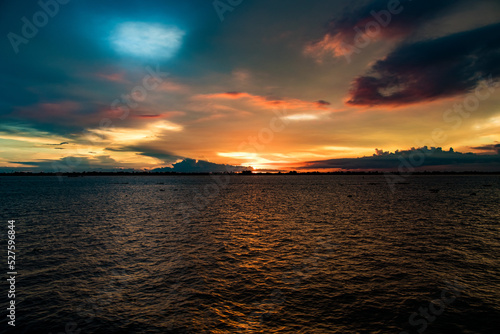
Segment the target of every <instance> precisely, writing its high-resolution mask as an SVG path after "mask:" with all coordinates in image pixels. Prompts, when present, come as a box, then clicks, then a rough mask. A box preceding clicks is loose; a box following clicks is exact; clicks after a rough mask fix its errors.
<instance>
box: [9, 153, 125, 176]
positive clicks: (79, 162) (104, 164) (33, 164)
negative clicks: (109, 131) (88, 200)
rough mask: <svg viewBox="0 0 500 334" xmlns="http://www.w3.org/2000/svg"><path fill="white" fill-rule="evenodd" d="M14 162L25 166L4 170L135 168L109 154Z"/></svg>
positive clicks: (62, 171)
mask: <svg viewBox="0 0 500 334" xmlns="http://www.w3.org/2000/svg"><path fill="white" fill-rule="evenodd" d="M9 163H12V164H20V165H24V166H25V167H12V168H9V167H4V168H2V170H3V171H4V172H10V171H31V172H40V171H43V172H54V173H57V172H61V173H66V172H85V171H87V172H88V171H101V172H113V171H119V170H123V168H128V170H130V171H132V170H134V169H133V168H131V166H127V165H124V164H120V163H119V162H118V161H116V160H114V159H113V158H111V157H110V156H108V155H100V156H95V157H81V156H69V157H64V158H61V159H54V160H53V159H40V160H37V161H9Z"/></svg>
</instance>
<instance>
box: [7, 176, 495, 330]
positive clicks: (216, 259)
mask: <svg viewBox="0 0 500 334" xmlns="http://www.w3.org/2000/svg"><path fill="white" fill-rule="evenodd" d="M406 181H407V184H400V185H396V187H395V191H394V192H392V191H391V190H390V189H389V187H388V186H387V184H386V181H385V178H384V177H383V176H366V177H362V176H312V175H311V176H231V177H220V178H219V179H215V178H213V177H209V176H178V177H175V176H174V177H172V176H155V177H148V176H138V177H83V178H64V179H63V182H60V181H59V180H58V179H57V177H1V178H0V198H1V204H0V210H1V211H0V213H1V217H2V219H3V221H4V232H2V239H1V241H2V247H5V245H6V237H5V236H6V226H7V220H9V219H15V220H16V233H17V234H16V236H17V238H16V242H17V255H16V256H17V258H16V260H17V261H16V262H17V270H18V272H19V275H18V277H17V279H18V281H17V285H16V290H17V291H16V307H17V319H16V330H15V332H16V333H50V332H51V333H60V332H61V333H75V334H77V333H401V332H402V331H406V332H407V333H417V332H418V330H421V331H422V330H424V331H423V332H424V333H495V332H498V330H499V328H500V252H499V251H500V234H499V221H500V219H499V218H500V206H499V199H500V177H499V176H414V177H411V178H409V179H408V180H406ZM430 189H439V191H438V192H436V191H437V190H435V191H430ZM473 193H475V195H474V194H473ZM350 196H352V197H350ZM2 263H4V261H2ZM4 266H5V270H4V273H5V272H7V268H6V264H4ZM4 275H5V274H4ZM3 286H4V289H5V290H7V285H6V284H4V285H3ZM5 292H6V291H5ZM2 294H3V292H2ZM2 300H3V301H5V298H4V299H2ZM440 300H441V301H440ZM445 301H446V303H445ZM431 302H432V304H430V303H431ZM6 305H7V304H6V303H5V302H3V303H2V309H4V310H5V307H4V306H6ZM429 307H431V310H433V312H435V314H433V313H432V311H426V310H427V309H429ZM420 309H423V311H424V312H431V313H427V314H425V313H422V314H423V315H421V314H418V313H419V312H420ZM3 312H4V315H3V316H2V318H1V319H2V320H1V324H0V325H1V328H2V331H4V329H5V328H7V318H6V317H5V315H6V311H3ZM415 312H417V314H413V313H415ZM412 314H413V318H411V319H410V317H411V316H412Z"/></svg>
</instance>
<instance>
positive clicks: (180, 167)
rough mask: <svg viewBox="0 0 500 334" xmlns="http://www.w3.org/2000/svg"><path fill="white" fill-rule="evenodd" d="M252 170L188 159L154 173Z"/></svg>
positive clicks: (156, 170)
mask: <svg viewBox="0 0 500 334" xmlns="http://www.w3.org/2000/svg"><path fill="white" fill-rule="evenodd" d="M245 170H252V168H251V167H242V166H231V165H222V164H216V163H213V162H208V161H203V160H195V159H189V158H186V159H184V160H182V161H180V162H178V163H175V164H173V167H163V168H156V169H154V170H153V172H176V173H225V172H229V173H230V172H242V171H245Z"/></svg>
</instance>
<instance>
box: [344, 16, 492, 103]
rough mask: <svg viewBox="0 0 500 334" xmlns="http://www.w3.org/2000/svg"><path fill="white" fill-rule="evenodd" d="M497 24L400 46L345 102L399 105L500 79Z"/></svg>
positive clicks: (355, 84) (358, 81) (356, 82)
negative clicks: (488, 79) (486, 79)
mask: <svg viewBox="0 0 500 334" xmlns="http://www.w3.org/2000/svg"><path fill="white" fill-rule="evenodd" d="M499 62H500V23H498V24H493V25H489V26H486V27H482V28H479V29H475V30H470V31H466V32H460V33H456V34H452V35H449V36H445V37H441V38H437V39H431V40H426V41H421V42H416V43H413V44H403V45H401V46H399V47H398V48H396V49H395V50H394V51H392V52H391V53H390V54H389V55H388V56H386V57H385V58H384V59H382V60H379V61H377V62H376V63H375V64H374V65H373V66H372V68H371V69H370V71H369V72H368V75H364V76H360V77H357V78H356V79H355V80H354V82H353V83H352V88H351V91H350V97H349V99H348V101H347V104H349V105H353V106H379V105H386V106H401V105H407V104H412V103H419V102H426V101H432V100H436V99H441V98H445V97H451V96H455V95H459V94H464V93H467V92H468V91H470V90H472V89H474V88H475V87H476V86H477V85H478V83H479V82H480V81H481V80H484V79H485V78H486V77H488V78H490V79H497V78H498V77H500V67H499V66H498V63H499Z"/></svg>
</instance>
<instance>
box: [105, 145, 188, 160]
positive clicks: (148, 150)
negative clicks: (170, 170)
mask: <svg viewBox="0 0 500 334" xmlns="http://www.w3.org/2000/svg"><path fill="white" fill-rule="evenodd" d="M106 150H107V151H114V152H139V153H137V154H138V155H142V156H145V157H151V158H156V159H158V160H161V161H163V163H166V164H171V163H173V162H176V161H178V160H180V159H184V157H182V156H179V155H177V154H175V153H172V152H168V151H165V150H159V149H158V148H154V147H148V146H125V147H122V148H119V149H114V148H106Z"/></svg>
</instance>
